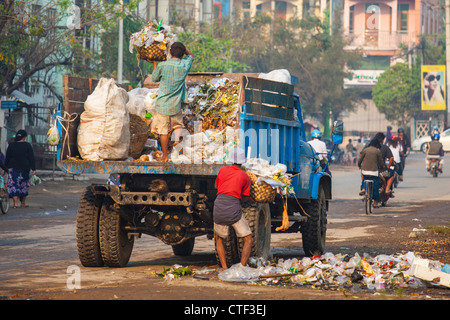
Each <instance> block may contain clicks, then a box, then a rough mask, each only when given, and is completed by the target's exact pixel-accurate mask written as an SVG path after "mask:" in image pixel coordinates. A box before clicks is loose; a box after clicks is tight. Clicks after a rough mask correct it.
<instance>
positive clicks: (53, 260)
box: [0, 154, 450, 299]
mask: <svg viewBox="0 0 450 320" xmlns="http://www.w3.org/2000/svg"><path fill="white" fill-rule="evenodd" d="M332 169H333V168H332ZM333 177H334V182H333V193H334V199H333V201H332V202H331V203H330V211H329V215H328V217H329V219H328V221H329V225H328V234H327V250H328V251H331V252H333V253H338V252H348V253H352V252H353V253H354V252H358V251H359V252H360V253H363V252H366V251H367V252H369V253H372V252H374V253H378V254H380V253H383V252H381V251H382V250H386V253H394V252H400V251H401V245H402V243H401V242H398V243H394V241H392V244H390V243H387V242H385V241H382V239H381V238H380V233H379V232H380V230H384V231H383V232H384V233H383V234H384V236H385V237H388V238H389V237H395V236H400V235H401V236H402V237H403V238H405V239H407V235H408V233H409V232H410V230H412V229H413V228H414V227H418V226H419V225H420V224H423V225H425V224H431V225H433V224H447V225H448V223H449V221H450V219H449V216H448V213H442V209H441V208H442V207H445V206H447V205H448V204H449V203H450V202H446V201H450V195H449V193H448V186H449V179H450V178H449V177H450V175H449V174H448V173H447V172H445V169H444V174H443V175H441V176H439V178H437V179H434V178H432V177H431V176H430V175H429V174H428V173H427V172H426V171H425V169H424V155H423V154H411V155H410V157H409V158H408V162H407V169H406V171H405V181H404V182H402V183H401V184H400V186H399V188H397V189H395V195H396V198H395V199H391V200H390V202H389V205H388V207H385V208H380V209H377V210H376V211H375V212H374V214H373V215H371V216H366V215H365V213H364V210H363V204H362V203H361V201H359V200H358V196H357V193H358V189H359V183H360V176H359V171H358V170H357V169H356V168H355V167H353V168H351V167H340V168H334V170H333ZM95 178H101V179H100V180H95ZM104 178H105V177H103V176H102V177H99V176H95V177H93V178H92V179H91V180H89V181H74V180H67V179H65V180H62V181H46V182H44V183H43V184H42V185H39V186H36V187H32V188H31V189H30V197H29V204H30V207H29V208H26V209H10V211H9V212H8V214H6V215H0V296H2V297H4V298H7V297H13V298H16V299H177V298H180V299H219V298H220V299H277V298H278V296H277V295H274V292H276V291H274V290H282V289H280V288H277V289H275V288H263V289H261V291H258V292H259V293H258V295H257V296H256V295H255V296H251V295H249V294H248V293H247V294H246V293H245V292H249V291H251V290H252V289H251V288H247V287H244V288H243V287H242V286H241V287H239V286H236V285H230V284H226V283H221V282H217V281H200V282H199V281H198V280H197V281H195V282H192V281H188V280H186V281H179V282H174V284H172V285H169V286H168V285H167V283H166V282H164V280H161V278H158V277H155V272H161V271H162V269H163V267H164V266H170V265H173V264H175V263H177V264H181V265H194V266H196V267H198V268H203V267H210V266H216V267H217V265H216V260H215V255H214V242H213V241H212V240H207V239H206V237H201V238H197V239H196V244H195V248H194V253H193V255H192V256H190V257H175V256H174V255H173V253H172V249H171V247H170V246H167V245H165V244H163V243H162V242H161V241H159V240H158V239H156V238H152V237H149V236H145V235H144V236H143V237H142V238H141V239H139V240H137V241H136V242H135V247H134V250H133V253H132V256H131V260H130V263H129V265H128V266H127V267H126V268H120V269H112V268H83V267H81V264H80V262H79V260H78V256H77V250H76V241H75V221H76V210H77V206H78V201H79V197H80V194H81V191H82V190H83V188H84V186H86V185H88V184H90V183H91V182H95V181H97V182H100V181H104V180H103V179H104ZM424 200H426V201H428V200H440V201H439V206H438V207H436V208H434V209H433V210H434V211H433V212H432V213H427V216H426V217H425V216H424V212H425V211H424V210H425V209H426V207H424V206H423V205H422V202H423V201H424ZM434 213H436V214H435V215H434ZM394 223H395V224H394ZM377 240H378V242H377ZM383 248H385V249H383ZM360 250H364V251H360ZM396 250H398V251H396ZM272 252H273V253H274V255H276V256H286V257H294V256H295V257H301V256H302V255H303V251H302V249H301V235H300V234H276V235H273V238H272ZM446 263H449V262H448V261H447V262H446ZM73 270H79V271H80V272H81V275H82V276H81V290H77V291H76V293H74V291H73V290H70V289H68V287H67V281H68V279H70V276H71V274H72V272H73ZM144 283H145V286H144V287H142V285H143V284H144ZM193 285H194V286H196V289H195V294H194V295H193V294H192V292H193V291H192V286H193ZM180 286H181V287H180ZM152 288H157V289H152ZM189 288H191V289H189ZM271 289H272V291H271ZM286 290H292V289H286ZM211 291H213V292H214V294H215V293H217V294H219V293H220V295H215V296H211ZM224 292H225V293H226V294H225V295H223V294H224ZM290 292H292V291H290ZM274 297H275V298H274ZM291 298H293V299H342V298H343V296H342V294H341V293H339V292H335V291H320V290H319V291H317V290H306V289H305V290H303V289H302V290H299V291H296V295H295V296H292V297H291V296H290V298H289V299H291ZM366 298H367V299H373V298H375V299H376V298H377V297H374V296H371V295H368V296H367V297H366Z"/></svg>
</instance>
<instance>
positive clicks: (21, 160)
mask: <svg viewBox="0 0 450 320" xmlns="http://www.w3.org/2000/svg"><path fill="white" fill-rule="evenodd" d="M26 137H27V132H26V131H25V130H19V131H17V133H16V137H15V138H14V141H13V142H12V143H11V144H10V145H9V146H8V149H7V150H6V160H5V165H6V167H7V168H9V169H11V170H10V172H9V175H8V193H9V196H10V197H12V198H13V201H14V208H17V207H18V205H19V200H20V203H21V206H22V208H25V207H28V205H27V204H26V202H25V200H26V198H27V196H28V187H29V185H30V170H32V172H31V175H35V174H36V164H35V160H34V152H33V148H32V147H31V144H29V143H28V142H25V138H26Z"/></svg>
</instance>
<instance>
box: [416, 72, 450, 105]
mask: <svg viewBox="0 0 450 320" xmlns="http://www.w3.org/2000/svg"><path fill="white" fill-rule="evenodd" d="M421 79H422V86H421V88H422V110H446V107H445V106H446V103H445V101H446V94H447V93H446V84H445V66H422V77H421Z"/></svg>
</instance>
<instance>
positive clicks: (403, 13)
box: [397, 3, 409, 33]
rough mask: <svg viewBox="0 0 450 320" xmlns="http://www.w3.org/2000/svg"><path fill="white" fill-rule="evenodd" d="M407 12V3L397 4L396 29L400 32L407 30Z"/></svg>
mask: <svg viewBox="0 0 450 320" xmlns="http://www.w3.org/2000/svg"><path fill="white" fill-rule="evenodd" d="M408 13H409V4H405V3H400V4H399V5H398V17H397V21H398V26H397V30H398V31H400V32H401V33H406V32H407V31H408Z"/></svg>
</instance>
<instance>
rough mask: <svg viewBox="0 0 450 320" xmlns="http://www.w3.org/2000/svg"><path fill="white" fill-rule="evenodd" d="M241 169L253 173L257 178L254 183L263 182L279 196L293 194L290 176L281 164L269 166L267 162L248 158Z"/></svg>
mask: <svg viewBox="0 0 450 320" xmlns="http://www.w3.org/2000/svg"><path fill="white" fill-rule="evenodd" d="M242 167H243V168H244V169H245V170H246V171H248V172H251V173H253V174H254V175H255V176H256V177H257V178H258V179H257V180H256V183H262V182H265V183H267V184H268V185H270V186H271V187H272V188H274V189H277V192H278V193H279V194H281V195H289V194H293V193H294V190H293V187H292V185H291V182H292V174H289V173H287V172H286V171H287V167H286V165H284V164H281V163H277V164H275V165H271V164H270V162H269V161H268V160H265V159H260V158H250V159H247V161H246V162H245V163H244V164H243V165H242Z"/></svg>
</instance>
